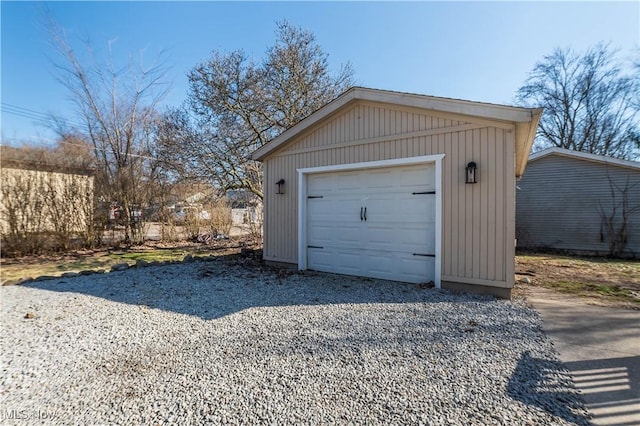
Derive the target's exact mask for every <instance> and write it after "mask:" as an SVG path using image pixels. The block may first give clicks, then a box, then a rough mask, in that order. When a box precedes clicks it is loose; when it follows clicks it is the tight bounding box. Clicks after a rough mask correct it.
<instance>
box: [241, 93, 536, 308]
mask: <svg viewBox="0 0 640 426" xmlns="http://www.w3.org/2000/svg"><path fill="white" fill-rule="evenodd" d="M541 113H542V110H541V109H528V108H516V107H508V106H502V105H493V104H485V103H478V102H469V101H463V100H456V99H447V98H436V97H431V96H424V95H414V94H407V93H398V92H390V91H382V90H373V89H365V88H358V87H356V88H352V89H350V90H348V91H346V92H345V93H344V94H342V95H341V96H340V97H338V98H337V99H335V100H334V101H332V102H331V103H329V104H327V105H325V106H324V107H323V108H321V109H320V110H318V111H316V112H315V113H314V114H312V115H311V116H309V117H307V118H306V119H305V120H303V121H301V122H300V123H298V124H297V125H295V126H294V127H292V128H290V129H289V130H287V131H286V132H284V133H283V134H282V135H280V136H279V137H277V138H276V139H274V140H273V141H271V142H269V143H268V144H266V145H264V146H263V147H261V148H260V149H258V150H257V151H256V152H255V153H254V154H253V158H254V159H255V160H258V161H262V162H263V163H264V193H265V198H264V209H265V210H264V259H265V260H266V261H269V262H273V263H277V264H288V265H292V266H296V267H297V268H299V269H313V270H317V271H325V272H334V273H340V274H348V275H358V276H366V277H373V278H382V279H388V280H395V281H404V282H413V283H426V282H433V283H434V284H435V286H436V287H438V288H440V287H442V288H450V289H459V290H465V291H471V292H483V293H491V294H496V295H498V296H501V297H509V296H510V292H511V288H512V287H513V283H514V255H515V241H514V240H515V184H516V178H517V177H519V176H520V175H521V174H522V173H523V172H524V168H525V166H526V163H527V157H528V155H529V151H530V149H531V145H532V143H533V138H534V135H535V133H536V127H537V124H538V120H539V118H540V114H541Z"/></svg>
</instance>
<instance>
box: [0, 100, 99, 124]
mask: <svg viewBox="0 0 640 426" xmlns="http://www.w3.org/2000/svg"><path fill="white" fill-rule="evenodd" d="M0 110H1V111H2V112H5V113H7V114H13V115H17V116H19V117H24V118H29V119H32V120H35V121H37V122H39V123H41V124H45V125H48V126H51V125H52V124H56V122H57V121H61V122H63V123H66V124H68V125H74V126H76V127H82V128H85V129H86V128H87V125H86V124H84V123H81V122H78V121H73V120H67V119H62V118H60V117H55V116H53V115H51V114H45V113H43V112H39V111H35V110H32V109H29V108H24V107H21V106H18V105H13V104H10V103H7V102H2V103H0Z"/></svg>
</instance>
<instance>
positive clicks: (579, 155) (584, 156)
mask: <svg viewBox="0 0 640 426" xmlns="http://www.w3.org/2000/svg"><path fill="white" fill-rule="evenodd" d="M550 155H559V156H562V157H569V158H575V159H578V160H585V161H591V162H595V163H601V164H606V165H612V166H618V167H626V168H631V169H637V170H640V162H637V161H629V160H621V159H620V158H613V157H607V156H604V155H597V154H589V153H588V152H582V151H572V150H570V149H564V148H558V147H553V148H547V149H545V150H542V151H538V152H536V153H534V154H531V155H530V156H529V161H530V162H533V161H536V160H539V159H541V158H545V157H548V156H550Z"/></svg>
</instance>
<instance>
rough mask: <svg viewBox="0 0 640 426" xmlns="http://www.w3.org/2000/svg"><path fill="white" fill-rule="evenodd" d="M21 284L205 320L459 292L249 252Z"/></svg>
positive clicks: (433, 298) (447, 297)
mask: <svg viewBox="0 0 640 426" xmlns="http://www.w3.org/2000/svg"><path fill="white" fill-rule="evenodd" d="M22 286H24V287H31V288H38V289H42V290H48V291H56V292H72V293H80V294H86V295H90V296H95V297H100V298H104V299H108V300H111V301H114V302H120V303H126V304H131V305H140V306H148V307H150V308H155V309H161V310H165V311H171V312H176V313H181V314H186V315H194V316H198V317H200V318H202V319H205V320H210V319H215V318H220V317H223V316H226V315H230V314H233V313H235V312H239V311H241V310H244V309H247V308H252V307H267V306H291V305H327V304H347V303H353V304H360V303H415V302H422V301H428V302H430V303H433V302H443V301H448V302H456V301H460V300H461V299H460V296H459V295H456V294H455V293H451V292H448V291H439V290H433V289H431V288H429V287H428V286H426V285H417V284H406V283H398V282H390V281H384V280H375V279H367V278H360V277H350V276H344V275H334V274H324V273H315V272H312V271H304V272H299V271H293V270H287V269H282V268H274V267H269V266H266V265H264V263H262V262H260V261H258V260H256V259H255V257H252V255H251V254H249V255H248V256H241V255H229V256H220V257H218V258H216V260H209V261H194V262H190V263H181V264H173V265H162V266H150V267H136V268H132V269H128V270H125V271H119V272H111V273H108V274H100V275H87V276H78V277H73V278H59V279H52V280H47V281H31V282H28V283H24V284H22ZM469 297H472V298H473V300H474V301H477V302H485V301H492V300H495V299H494V298H493V297H491V296H467V300H469V299H468V298H469Z"/></svg>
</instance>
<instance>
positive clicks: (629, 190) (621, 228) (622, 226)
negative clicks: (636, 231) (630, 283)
mask: <svg viewBox="0 0 640 426" xmlns="http://www.w3.org/2000/svg"><path fill="white" fill-rule="evenodd" d="M607 178H608V180H609V189H610V194H611V200H610V202H609V203H605V204H603V203H600V204H599V210H600V218H601V220H602V231H601V234H602V235H601V239H602V240H603V241H608V242H609V255H610V256H613V257H620V256H622V255H623V254H624V250H625V248H626V246H627V242H628V239H629V232H630V229H629V228H630V224H631V222H632V220H631V219H632V217H635V216H636V215H637V214H640V197H639V196H638V194H640V181H638V180H633V181H632V180H631V179H630V177H627V178H626V180H625V181H624V182H622V181H621V180H617V181H616V180H614V179H613V178H612V177H611V176H608V177H607Z"/></svg>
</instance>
